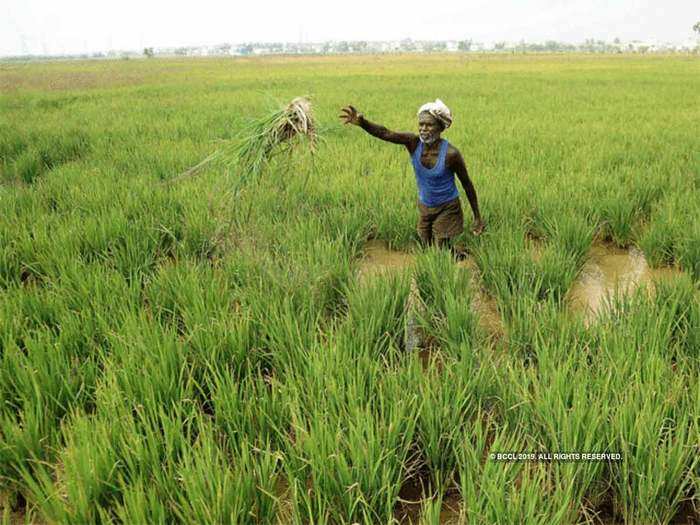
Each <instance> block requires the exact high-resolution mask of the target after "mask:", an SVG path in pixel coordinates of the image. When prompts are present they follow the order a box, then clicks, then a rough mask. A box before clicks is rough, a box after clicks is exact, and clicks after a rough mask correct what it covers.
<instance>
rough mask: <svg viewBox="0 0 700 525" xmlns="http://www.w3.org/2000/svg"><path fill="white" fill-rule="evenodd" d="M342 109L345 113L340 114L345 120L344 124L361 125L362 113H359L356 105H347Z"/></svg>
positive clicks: (341, 118)
mask: <svg viewBox="0 0 700 525" xmlns="http://www.w3.org/2000/svg"><path fill="white" fill-rule="evenodd" d="M341 111H342V112H343V114H342V115H338V116H339V117H340V120H342V121H343V124H354V125H355V126H359V125H360V118H361V117H362V113H358V111H357V110H356V109H355V108H354V107H352V106H346V107H344V108H343V109H342V110H341Z"/></svg>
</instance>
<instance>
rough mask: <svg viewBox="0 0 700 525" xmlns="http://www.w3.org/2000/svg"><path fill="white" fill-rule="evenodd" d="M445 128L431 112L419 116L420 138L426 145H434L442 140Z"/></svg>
mask: <svg viewBox="0 0 700 525" xmlns="http://www.w3.org/2000/svg"><path fill="white" fill-rule="evenodd" d="M444 129H445V126H444V125H443V124H442V122H440V121H439V120H438V119H436V118H435V117H433V116H432V115H431V114H430V113H429V112H427V111H422V112H420V113H419V114H418V137H419V138H420V140H421V142H423V143H424V144H428V145H430V144H433V143H434V142H436V141H438V140H440V133H442V132H443V130H444Z"/></svg>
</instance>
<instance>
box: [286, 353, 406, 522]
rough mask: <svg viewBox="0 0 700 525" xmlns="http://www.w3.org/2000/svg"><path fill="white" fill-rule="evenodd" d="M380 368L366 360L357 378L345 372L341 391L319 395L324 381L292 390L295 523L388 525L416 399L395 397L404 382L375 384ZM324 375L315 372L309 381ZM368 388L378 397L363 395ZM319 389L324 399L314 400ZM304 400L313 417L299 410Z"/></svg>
mask: <svg viewBox="0 0 700 525" xmlns="http://www.w3.org/2000/svg"><path fill="white" fill-rule="evenodd" d="M346 359H347V358H346ZM379 367H381V364H378V363H376V362H375V363H372V361H368V362H366V364H365V365H364V366H363V367H362V368H360V370H358V371H355V370H352V369H348V370H347V372H345V375H347V378H346V381H347V382H345V383H344V386H343V388H334V386H335V385H327V386H326V387H325V388H324V384H323V382H322V381H321V382H319V383H318V386H315V385H314V383H311V384H309V383H307V384H300V383H297V382H296V381H295V382H294V383H295V384H294V385H293V386H292V385H290V389H289V390H288V391H287V392H288V394H287V395H289V402H290V406H291V411H292V421H293V423H292V431H293V438H292V439H290V440H289V441H288V442H287V443H288V444H287V451H286V452H285V465H286V470H287V478H288V482H289V485H290V487H291V489H292V505H293V508H294V514H295V515H296V516H297V519H299V520H301V521H308V520H315V518H316V517H321V518H323V517H324V516H327V517H328V519H330V520H332V521H334V522H335V521H341V522H346V521H348V522H352V521H353V520H354V521H360V522H374V523H388V522H390V521H391V519H392V517H393V511H394V505H395V504H396V502H397V497H398V493H399V490H400V488H401V481H402V479H403V477H404V474H405V470H406V466H405V465H406V461H407V456H408V453H409V449H410V443H411V441H412V437H413V433H414V428H415V415H414V414H415V409H416V401H417V399H416V397H415V396H410V397H407V396H399V395H398V394H399V392H402V390H403V386H402V383H401V382H400V381H398V378H397V377H395V376H394V375H393V374H389V375H386V376H385V377H384V378H380V377H377V376H376V374H377V371H378V370H379ZM323 370H325V369H319V368H314V371H315V372H314V375H316V374H323ZM371 370H374V372H371ZM320 377H323V376H320ZM365 383H367V384H369V385H371V384H374V387H373V388H374V390H375V391H376V394H374V395H372V396H367V395H366V393H365V392H366V390H365V387H364V386H363V384H365ZM338 386H340V385H338ZM319 387H320V388H323V391H324V394H323V395H322V396H321V397H318V396H317V394H316V393H317V392H318V390H316V389H317V388H319ZM309 395H310V397H312V398H313V399H314V405H315V406H314V405H311V406H312V407H313V408H311V410H310V411H309V409H308V408H307V409H306V410H304V409H302V407H304V406H307V407H309V405H308V403H306V404H305V403H303V400H304V399H305V398H306V397H307V396H309ZM389 399H391V400H392V401H388V400H389Z"/></svg>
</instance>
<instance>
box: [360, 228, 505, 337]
mask: <svg viewBox="0 0 700 525" xmlns="http://www.w3.org/2000/svg"><path fill="white" fill-rule="evenodd" d="M414 262H415V255H414V254H411V253H406V252H400V251H396V250H391V249H389V247H388V246H387V244H386V243H385V242H384V241H380V240H372V241H369V242H367V244H365V247H364V257H363V259H362V260H361V262H360V268H359V271H358V278H359V279H360V280H364V279H367V278H368V277H370V276H376V275H381V274H386V273H387V272H392V271H400V270H402V269H404V268H408V267H411V266H412V265H413V264H414ZM457 266H458V267H460V268H467V269H468V270H469V271H470V276H471V285H472V286H471V288H472V290H473V293H472V301H471V309H472V311H473V312H475V313H476V315H477V319H478V322H479V325H480V326H481V328H482V329H483V330H484V331H486V332H487V333H489V334H491V335H492V336H493V337H500V336H501V335H502V334H503V333H504V330H503V322H502V320H501V317H500V315H499V313H498V308H497V306H496V301H495V300H494V299H493V298H492V297H490V296H489V295H487V294H486V293H485V292H484V291H483V289H482V286H481V280H480V278H479V270H478V267H477V265H476V263H475V262H474V260H473V259H471V258H469V257H468V258H467V259H465V260H463V261H460V262H459V263H457Z"/></svg>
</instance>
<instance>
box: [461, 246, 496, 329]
mask: <svg viewBox="0 0 700 525" xmlns="http://www.w3.org/2000/svg"><path fill="white" fill-rule="evenodd" d="M457 266H459V267H460V268H467V269H468V270H469V281H470V284H471V288H472V300H471V309H472V311H473V312H474V313H475V314H476V316H477V319H478V322H479V326H480V327H481V328H482V330H484V331H485V332H486V333H487V334H489V335H490V336H491V337H493V338H495V339H500V338H501V337H503V335H504V334H505V328H504V326H503V319H501V314H500V313H499V312H498V305H497V304H496V299H494V298H493V297H492V296H490V295H489V294H488V293H486V291H485V290H484V288H483V286H482V285H481V278H480V275H481V274H480V272H479V267H478V266H477V264H476V262H475V261H474V259H472V258H471V257H466V258H464V259H463V260H461V261H459V262H458V263H457Z"/></svg>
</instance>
